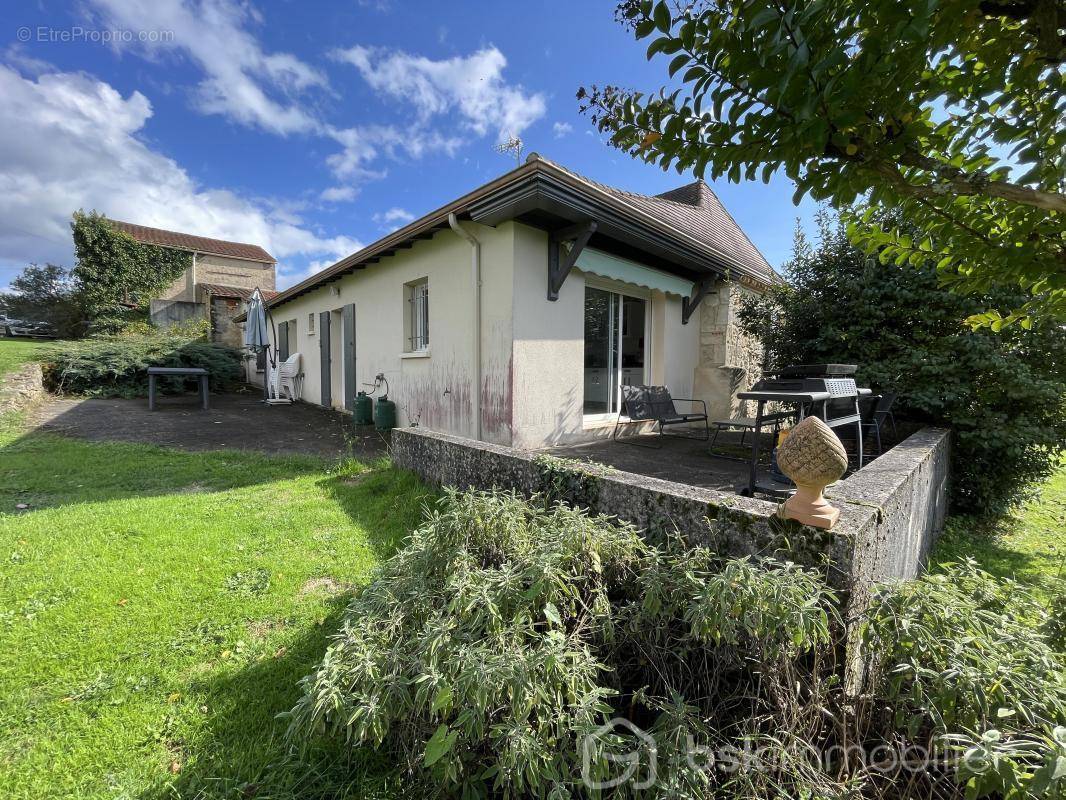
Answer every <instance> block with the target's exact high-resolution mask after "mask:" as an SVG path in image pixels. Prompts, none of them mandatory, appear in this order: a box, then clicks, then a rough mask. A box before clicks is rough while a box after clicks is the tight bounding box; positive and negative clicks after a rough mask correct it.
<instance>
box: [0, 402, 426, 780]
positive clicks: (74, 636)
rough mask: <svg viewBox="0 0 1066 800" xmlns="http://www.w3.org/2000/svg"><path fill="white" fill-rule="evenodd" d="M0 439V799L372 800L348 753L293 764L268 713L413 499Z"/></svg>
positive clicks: (363, 761)
mask: <svg viewBox="0 0 1066 800" xmlns="http://www.w3.org/2000/svg"><path fill="white" fill-rule="evenodd" d="M3 425H4V426H6V427H4V430H3V432H0V728H2V729H3V735H2V737H0V796H2V797H4V798H5V800H6V799H7V798H45V797H47V798H50V799H53V798H75V797H77V798H95V797H99V798H103V797H107V798H116V797H122V798H133V797H182V798H192V797H197V798H216V797H217V798H223V797H226V798H250V797H257V798H266V797H271V798H278V797H293V798H294V797H297V796H299V797H316V796H322V795H324V794H326V793H328V792H332V793H333V794H330V796H338V797H341V796H351V797H368V796H374V795H376V794H379V793H381V792H382V791H385V790H386V789H387V787H386V786H385V785H384V779H382V778H379V777H378V776H379V775H380V774H381V772H380V770H379V769H376V768H375V764H374V762H373V760H372V759H373V757H372V756H369V755H361V754H360V755H357V756H355V757H354V758H355V760H354V761H353V760H351V757H349V760H348V763H345V761H344V759H345V755H344V754H343V753H342V752H339V751H337V752H334V751H330V750H328V749H321V750H316V751H313V752H311V753H309V754H305V755H304V756H302V758H303V760H302V761H301V760H299V759H298V758H297V757H296V755H295V754H291V753H289V752H288V750H287V748H286V745H285V743H284V741H283V739H282V734H283V733H284V730H285V722H284V720H283V719H278V718H277V717H276V715H278V714H279V713H280V712H284V711H286V710H288V709H289V708H291V706H292V705H293V703H294V701H295V700H296V698H297V696H298V694H299V688H298V686H297V681H298V680H299V679H300V678H301V677H302V676H303V675H304V674H306V673H307V672H308V671H309V669H310V668H311V667H312V666H313V664H314V663H315V662H316V660H317V659H318V658H319V657H320V656H321V654H322V653H323V651H324V649H325V646H326V642H327V638H328V636H329V635H330V634H331V633H332V632H334V631H335V630H337V628H338V619H339V615H340V613H341V611H342V609H343V607H344V605H345V603H346V596H348V595H350V591H351V590H352V588H353V587H357V586H359V585H360V584H363V583H365V581H366V580H367V578H368V575H369V574H370V572H371V570H372V568H373V567H374V566H375V565H376V564H378V563H379V562H380V561H381V560H382V559H383V558H385V557H387V556H388V555H389V554H390V553H392V552H393V550H394V549H395V548H396V547H397V545H398V543H399V542H400V541H401V539H402V537H403V536H404V534H405V533H406V532H407V531H408V530H410V528H411V527H413V526H414V525H416V524H417V522H418V520H419V519H420V513H421V512H420V507H421V502H420V501H421V500H422V499H423V498H425V497H427V495H426V491H427V490H426V489H425V488H424V487H423V486H422V484H420V483H419V482H418V481H417V479H415V478H414V477H413V476H411V475H410V474H406V473H402V472H399V471H397V470H395V469H392V468H390V467H388V466H387V465H375V466H376V468H372V469H371V468H366V467H363V466H362V465H358V464H346V465H343V466H341V467H335V468H333V469H332V470H331V469H329V468H328V467H327V465H326V464H324V463H323V462H321V461H318V460H315V459H310V458H272V457H266V456H256V455H251V454H239V453H212V454H185V453H179V452H174V451H166V450H163V449H159V448H153V447H147V446H139V445H126V444H90V443H84V442H78V441H74V440H68V439H62V438H58V437H54V436H44V435H28V436H27V435H23V434H22V433H21V432H20V430H19V429H18V428H17V427H16V426H15V425H14V423H13V422H12V421H11V419H10V418H9V419H8V420H7V421H6V422H4V423H3ZM20 504H25V505H26V506H28V508H26V509H22V510H19V509H18V508H17V506H18V505H20ZM346 782H347V784H346ZM345 785H347V786H348V789H347V790H345V789H344V787H345Z"/></svg>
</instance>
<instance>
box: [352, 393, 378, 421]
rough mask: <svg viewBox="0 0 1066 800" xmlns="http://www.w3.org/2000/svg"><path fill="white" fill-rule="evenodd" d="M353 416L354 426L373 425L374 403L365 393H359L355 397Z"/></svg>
mask: <svg viewBox="0 0 1066 800" xmlns="http://www.w3.org/2000/svg"><path fill="white" fill-rule="evenodd" d="M354 416H355V424H356V425H373V424H374V401H373V400H371V399H370V395H368V394H367V393H366V392H359V394H357V395H356V396H355V411H354Z"/></svg>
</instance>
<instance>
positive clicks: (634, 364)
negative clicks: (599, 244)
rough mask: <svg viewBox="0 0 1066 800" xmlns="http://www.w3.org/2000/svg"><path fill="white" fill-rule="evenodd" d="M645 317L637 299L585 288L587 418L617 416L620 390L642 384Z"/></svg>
mask: <svg viewBox="0 0 1066 800" xmlns="http://www.w3.org/2000/svg"><path fill="white" fill-rule="evenodd" d="M646 316H647V303H646V302H645V301H644V300H643V299H641V298H639V297H631V296H629V295H625V294H620V293H618V292H612V291H608V290H605V289H597V288H595V287H592V286H586V287H585V395H584V411H585V414H586V415H594V414H617V413H618V412H619V410H620V407H621V387H622V386H623V385H626V384H641V383H644V350H645V347H644V338H645V337H644V328H645V320H646Z"/></svg>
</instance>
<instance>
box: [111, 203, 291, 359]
mask: <svg viewBox="0 0 1066 800" xmlns="http://www.w3.org/2000/svg"><path fill="white" fill-rule="evenodd" d="M110 222H111V225H112V227H113V228H114V229H115V230H118V231H121V232H123V233H125V234H127V235H129V236H131V237H132V238H133V239H135V240H136V241H138V242H141V243H143V244H151V245H156V246H158V247H169V248H172V249H174V250H184V251H185V252H188V253H190V254H192V264H191V265H190V266H189V268H188V269H186V270H185V272H184V273H183V274H182V275H181V276H180V277H178V278H177V279H176V280H175V281H174V282H173V283H172V284H171V285H170V286H169V287H168V288H167V289H166V290H165V291H164V292H163V293H162V294H160V296H159V297H157V298H153V299H152V301H151V306H150V314H151V319H152V322H153V323H154V324H155V325H158V326H160V327H166V326H167V325H172V324H174V323H177V322H184V321H186V320H189V319H208V320H210V321H211V338H212V340H213V341H216V342H221V343H225V344H229V345H232V346H234V347H239V346H240V344H241V328H240V326H239V325H238V324H236V323H235V322H234V318H235V317H237V316H238V315H240V314H241V313H242V312H243V311H244V306H245V302H246V301H247V299H248V298H249V297H250V296H251V293H252V291H253V290H254V289H256V288H259V289H260V290H261V291H262V292H263V295H264V297H268V298H269V297H273V296H274V295H275V294H277V292H276V291H275V288H276V274H275V273H276V266H277V261H276V260H275V259H274V257H273V256H272V255H270V253H268V252H267V251H266V250H264V249H263V248H262V247H260V246H259V245H256V244H247V243H244V242H230V241H225V240H223V239H209V238H207V237H204V236H194V235H192V234H189V233H179V232H177V231H168V230H163V229H162V228H149V227H147V226H145V225H135V224H133V223H130V222H122V221H119V220H110Z"/></svg>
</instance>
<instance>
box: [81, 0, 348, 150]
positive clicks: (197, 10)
mask: <svg viewBox="0 0 1066 800" xmlns="http://www.w3.org/2000/svg"><path fill="white" fill-rule="evenodd" d="M89 1H90V2H91V3H92V5H93V7H94V8H95V9H96V10H97V11H98V12H99V13H100V15H101V16H102V17H103V22H104V24H107V25H110V26H112V27H115V28H121V29H128V30H144V29H151V30H158V31H169V32H172V34H173V36H172V37H159V39H160V40H159V41H154V42H151V43H140V42H136V41H135V43H134V44H132V45H131V46H132V47H138V48H143V49H144V52H145V53H146V54H149V55H156V54H162V53H168V52H170V53H177V54H183V55H186V56H188V57H189V58H190V59H192V60H193V61H194V62H195V63H196V64H197V65H198V66H199V67H200V68H201V69H202V70H203V72H204V74H205V77H204V80H203V81H202V82H201V83H200V85H199V87H198V88H197V92H196V95H195V102H196V105H197V106H198V108H199V109H200V110H201V111H203V112H204V113H208V114H221V115H224V116H227V117H230V118H232V119H234V120H236V121H237V122H240V123H242V124H244V125H249V126H253V127H259V128H262V129H263V130H266V131H269V132H271V133H277V134H281V135H286V134H290V133H297V132H310V131H314V130H316V129H317V128H318V127H319V123H318V122H317V121H316V119H315V117H314V115H313V114H311V113H310V112H309V111H308V110H307V109H305V108H304V107H303V106H302V105H301V102H300V95H301V94H302V93H303V92H305V91H306V90H308V89H311V88H326V87H327V86H328V82H327V80H326V77H325V75H324V74H323V73H322V72H320V71H319V70H317V69H315V68H313V67H311V66H309V65H308V64H305V63H304V62H302V61H300V60H299V59H298V58H296V57H295V56H293V55H290V54H288V53H267V52H264V50H263V49H262V47H261V46H260V44H259V42H258V40H257V39H256V38H255V36H253V35H252V33H250V32H249V31H248V30H247V26H248V25H249V24H250V23H254V22H256V21H257V20H256V17H255V13H254V11H253V10H252V8H251V6H249V5H248V4H246V3H240V2H237V1H236V0H188V2H183V0H89Z"/></svg>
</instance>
